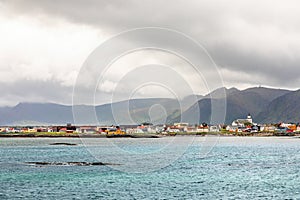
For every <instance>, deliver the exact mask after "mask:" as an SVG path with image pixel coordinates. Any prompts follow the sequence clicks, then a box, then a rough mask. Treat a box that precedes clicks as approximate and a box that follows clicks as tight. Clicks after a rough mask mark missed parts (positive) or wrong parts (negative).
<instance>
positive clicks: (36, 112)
mask: <svg viewBox="0 0 300 200" xmlns="http://www.w3.org/2000/svg"><path fill="white" fill-rule="evenodd" d="M154 105H161V106H162V107H163V108H164V110H161V109H160V108H156V110H157V111H156V113H154V115H153V116H154V117H156V118H157V116H158V114H160V112H161V113H162V115H159V116H160V117H161V118H162V119H159V118H158V119H152V120H154V121H155V120H156V121H162V120H163V118H165V119H166V118H167V116H168V115H171V114H172V113H173V112H174V110H177V109H179V108H180V107H179V103H178V102H177V101H176V100H175V99H164V98H153V99H133V100H130V101H121V102H117V103H113V104H112V105H111V104H104V105H99V106H96V107H93V106H86V105H80V106H76V107H75V110H76V112H77V113H78V115H79V116H80V117H79V119H78V121H76V122H79V123H81V124H94V123H97V121H96V122H95V121H93V120H90V119H91V118H90V114H91V112H95V111H96V115H97V118H98V122H99V123H100V124H106V125H111V124H116V123H117V124H133V123H134V124H136V123H142V122H149V121H151V119H150V118H151V112H150V113H149V109H150V108H151V107H152V106H154ZM112 108H113V109H112ZM152 108H154V109H152V110H154V112H155V107H152ZM128 110H129V111H130V112H129V113H130V114H128ZM150 110H151V109H150ZM85 111H87V112H85ZM88 112H89V113H88ZM78 115H77V116H78ZM75 116H76V115H75ZM153 116H152V117H153ZM114 119H115V120H114ZM165 121H166V120H164V122H165ZM26 123H29V124H31V125H35V124H41V123H42V124H66V123H74V119H73V112H72V106H66V105H60V104H53V103H19V104H18V105H16V106H15V107H3V108H0V125H11V124H21V125H23V124H26Z"/></svg>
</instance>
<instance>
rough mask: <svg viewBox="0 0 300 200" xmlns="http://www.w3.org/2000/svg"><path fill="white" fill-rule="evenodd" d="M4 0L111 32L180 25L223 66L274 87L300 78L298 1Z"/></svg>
mask: <svg viewBox="0 0 300 200" xmlns="http://www.w3.org/2000/svg"><path fill="white" fill-rule="evenodd" d="M2 4H3V5H4V6H5V8H6V9H8V10H10V11H11V12H13V13H15V14H16V15H28V16H32V17H37V18H38V17H41V20H43V19H45V18H47V17H49V18H58V19H64V20H67V21H70V22H72V23H78V24H87V25H90V26H93V27H96V28H99V30H101V31H103V32H105V33H107V34H109V35H113V34H116V33H119V32H120V31H124V30H127V29H131V28H137V27H146V26H160V27H167V28H171V29H175V30H178V31H182V32H183V33H186V34H188V35H190V36H192V37H193V38H195V39H196V40H197V41H199V42H200V43H201V44H203V45H204V47H205V48H206V49H207V50H208V52H209V53H210V54H211V56H212V58H213V59H214V60H215V62H216V63H217V64H218V65H219V67H220V69H226V70H229V71H232V72H234V73H235V74H238V73H239V72H240V73H241V74H245V73H246V74H249V75H252V76H255V77H259V78H260V82H259V83H257V84H263V85H269V86H274V87H281V86H282V87H287V88H289V87H291V88H294V87H297V84H299V83H300V81H299V78H298V77H299V74H300V67H299V66H298V65H299V63H300V62H299V61H300V54H299V53H298V52H299V50H300V40H299V39H297V38H298V37H297V36H298V35H300V28H299V26H298V24H300V17H299V13H300V12H299V11H300V9H299V8H300V3H299V2H298V1H294V0H291V1H288V2H285V1H279V0H278V1H277V0H275V1H270V0H266V1H258V0H257V1H253V0H248V1H237V0H229V1H220V0H212V1H204V0H200V1H197V0H195V1H183V0H180V1H173V0H172V1H171V0H165V1H152V0H143V1H140V0H127V1H123V0H112V1H98V0H90V1H85V0H64V1H50V0H49V1H47V0H11V1H2ZM174 42H176V41H174ZM223 78H224V80H225V82H226V80H227V82H231V83H236V84H237V85H231V86H235V87H238V86H239V85H238V84H247V83H248V84H255V83H254V82H253V80H249V79H248V80H247V79H244V80H243V79H241V78H240V77H238V76H236V77H234V76H227V77H223ZM230 79H233V80H230Z"/></svg>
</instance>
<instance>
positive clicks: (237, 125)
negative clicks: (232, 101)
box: [0, 114, 300, 134]
mask: <svg viewBox="0 0 300 200" xmlns="http://www.w3.org/2000/svg"><path fill="white" fill-rule="evenodd" d="M116 130H120V131H122V132H124V133H127V134H136V133H160V134H164V133H179V132H186V133H205V132H219V131H221V130H226V131H228V132H232V133H236V132H237V133H239V132H240V133H242V132H251V133H257V132H279V133H294V132H300V125H299V124H294V123H279V124H273V125H269V124H257V123H254V122H253V120H252V117H251V115H250V114H249V115H248V116H247V118H246V119H236V120H234V121H233V122H232V123H231V125H208V124H206V123H202V124H200V125H190V124H188V123H174V124H171V125H153V124H151V123H143V124H141V125H123V126H74V125H72V124H67V125H64V126H26V127H20V126H15V127H12V126H4V127H0V133H34V132H63V133H81V134H94V133H98V134H105V133H108V132H109V131H116Z"/></svg>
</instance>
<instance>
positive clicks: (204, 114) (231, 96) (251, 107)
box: [175, 87, 290, 124]
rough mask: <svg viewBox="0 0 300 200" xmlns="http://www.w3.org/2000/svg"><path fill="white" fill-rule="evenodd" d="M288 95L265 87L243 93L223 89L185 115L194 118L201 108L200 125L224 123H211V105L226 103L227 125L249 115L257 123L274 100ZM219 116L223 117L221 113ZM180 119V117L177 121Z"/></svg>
mask: <svg viewBox="0 0 300 200" xmlns="http://www.w3.org/2000/svg"><path fill="white" fill-rule="evenodd" d="M224 93H225V94H226V99H225V100H224V99H223V98H224ZM288 93H290V91H288V90H281V89H270V88H263V87H257V88H249V89H246V90H242V91H239V90H237V89H235V88H231V89H226V88H221V89H217V90H215V91H213V92H212V93H211V94H209V95H206V96H205V98H203V99H200V100H199V101H198V103H197V104H198V105H194V106H192V107H191V108H190V109H188V110H187V111H186V112H184V113H183V115H185V116H192V115H193V113H194V112H195V109H197V108H199V109H200V119H199V122H198V123H202V122H206V123H212V124H215V123H222V121H211V105H212V102H213V103H214V105H220V104H222V103H223V102H224V103H225V105H226V117H225V123H226V124H230V123H231V122H232V121H233V120H234V119H237V118H245V117H246V116H247V114H248V113H250V114H251V115H252V116H253V118H254V121H255V120H256V117H257V116H258V115H259V114H260V113H261V112H263V111H264V110H265V109H266V108H267V107H268V105H269V104H270V103H271V102H272V101H273V100H275V99H277V98H279V97H280V96H283V95H286V94H288ZM217 114H218V113H217ZM219 114H220V115H222V114H221V113H219ZM261 117H262V116H261ZM179 119H180V116H178V117H177V118H176V119H175V121H176V120H179ZM259 119H260V120H261V119H262V118H259ZM274 119H275V118H274ZM190 120H192V119H190ZM270 120H272V119H270ZM257 122H260V121H257Z"/></svg>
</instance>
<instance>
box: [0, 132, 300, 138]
mask: <svg viewBox="0 0 300 200" xmlns="http://www.w3.org/2000/svg"><path fill="white" fill-rule="evenodd" d="M206 135H212V136H213V135H215V136H227V137H282V136H287V137H289V136H294V137H295V136H298V137H300V134H299V133H292V134H291V133H272V132H259V133H236V132H234V133H232V132H198V133H195V132H193V133H186V132H179V133H167V134H153V133H136V134H125V135H110V136H109V135H105V134H97V133H95V134H79V133H64V132H32V133H0V137H30V138H36V137H66V138H68V137H70V138H81V137H82V138H86V137H87V138H89V137H90V138H114V137H118V138H122V137H127V138H128V137H130V138H158V137H166V136H200V137H201V136H206Z"/></svg>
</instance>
